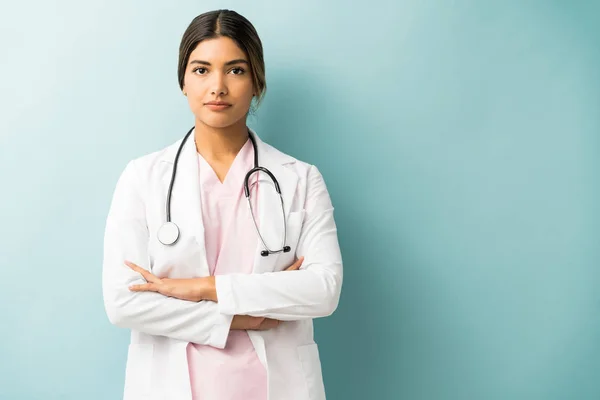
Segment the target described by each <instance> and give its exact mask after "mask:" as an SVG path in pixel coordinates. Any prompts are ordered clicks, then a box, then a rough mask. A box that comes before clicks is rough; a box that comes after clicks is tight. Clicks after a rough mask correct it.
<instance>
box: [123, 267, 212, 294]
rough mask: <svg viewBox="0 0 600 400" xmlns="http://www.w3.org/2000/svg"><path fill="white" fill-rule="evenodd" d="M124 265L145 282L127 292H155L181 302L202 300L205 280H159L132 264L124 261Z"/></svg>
mask: <svg viewBox="0 0 600 400" xmlns="http://www.w3.org/2000/svg"><path fill="white" fill-rule="evenodd" d="M125 265H127V266H128V267H129V268H131V269H132V270H134V271H135V272H137V273H139V274H140V275H142V277H144V279H145V280H146V282H147V283H143V284H141V285H132V286H130V287H129V290H131V291H133V292H157V293H160V294H162V295H165V296H169V297H175V298H178V299H181V300H189V301H200V300H203V293H204V290H205V287H204V286H205V285H206V284H207V283H208V282H205V278H191V279H170V278H162V279H161V278H158V277H156V276H155V275H153V274H152V273H151V272H149V271H146V270H145V269H144V268H142V267H140V266H138V265H136V264H134V263H132V262H129V261H125Z"/></svg>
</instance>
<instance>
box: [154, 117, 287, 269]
mask: <svg viewBox="0 0 600 400" xmlns="http://www.w3.org/2000/svg"><path fill="white" fill-rule="evenodd" d="M193 130H194V127H192V129H190V130H189V132H188V133H187V134H186V135H185V137H184V138H183V141H182V142H181V145H180V146H179V149H178V150H177V154H176V155H175V162H174V164H173V173H172V175H171V183H170V184H169V190H168V192H167V222H165V223H164V224H163V225H162V226H161V227H160V229H159V230H158V234H157V236H158V241H159V242H161V243H162V244H164V245H165V246H170V245H173V244H175V243H176V242H177V240H178V239H179V227H178V226H177V224H176V223H175V222H172V221H171V196H172V194H173V184H174V183H175V176H176V174H177V163H178V161H179V155H180V154H181V150H182V149H183V146H184V145H185V142H186V141H187V139H188V137H189V136H190V134H191V133H192V131H193ZM248 136H249V137H250V141H251V142H252V147H253V149H254V168H252V169H251V170H250V171H248V172H247V173H246V176H245V178H244V195H245V196H246V200H247V201H248V208H249V209H250V214H252V222H253V223H254V228H255V229H256V234H257V235H258V237H259V238H260V241H261V242H262V245H263V247H264V248H265V250H262V251H261V252H260V255H261V256H263V257H266V256H268V255H269V254H275V253H281V252H284V253H287V252H289V251H290V250H291V247H290V246H286V245H285V242H286V239H287V224H286V221H285V211H284V208H283V197H282V196H281V189H280V187H279V182H277V178H275V175H273V174H272V173H271V171H269V170H268V169H267V168H265V167H260V166H259V165H258V151H257V149H256V140H255V139H254V137H253V136H252V134H251V133H250V132H248ZM259 171H262V172H264V173H265V174H267V175H268V176H269V178H271V180H272V181H273V185H274V186H275V191H276V192H277V194H278V195H279V200H280V202H281V214H282V216H283V242H282V247H281V249H279V250H271V249H269V247H268V246H267V243H266V242H265V240H264V238H263V237H262V235H261V234H260V230H259V229H258V224H257V223H256V217H255V215H254V210H253V209H252V205H251V202H250V185H249V180H250V177H251V176H252V174H254V173H256V172H259Z"/></svg>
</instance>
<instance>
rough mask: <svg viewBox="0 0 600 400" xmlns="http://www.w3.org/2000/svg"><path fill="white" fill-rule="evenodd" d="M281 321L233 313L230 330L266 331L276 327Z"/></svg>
mask: <svg viewBox="0 0 600 400" xmlns="http://www.w3.org/2000/svg"><path fill="white" fill-rule="evenodd" d="M280 322H281V321H279V320H277V319H271V318H265V317H251V316H249V315H234V316H233V320H232V321H231V329H232V330H245V331H249V330H251V331H266V330H269V329H273V328H277V327H278V326H279V323H280Z"/></svg>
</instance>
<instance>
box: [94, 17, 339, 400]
mask: <svg viewBox="0 0 600 400" xmlns="http://www.w3.org/2000/svg"><path fill="white" fill-rule="evenodd" d="M178 75H179V85H180V87H181V90H182V92H183V94H184V95H185V96H187V99H188V102H189V106H190V108H191V111H192V113H193V114H194V116H195V124H194V127H193V128H192V129H191V130H190V131H189V132H188V134H187V135H186V136H185V137H184V138H182V139H181V140H179V141H177V142H176V143H174V144H172V145H170V146H168V147H166V148H165V149H163V150H161V151H157V152H155V153H152V154H148V155H145V156H143V157H140V158H137V159H134V160H132V161H130V162H129V163H128V164H127V166H126V167H125V169H124V171H123V172H122V174H121V176H120V178H119V180H118V183H117V186H116V189H115V192H114V196H113V199H112V203H111V207H110V211H109V214H108V218H107V223H106V232H105V240H104V264H103V295H104V303H105V308H106V312H107V315H108V318H109V319H110V321H111V323H113V324H115V325H117V326H120V327H124V328H128V329H131V344H130V346H129V351H128V359H127V368H126V378H125V395H124V398H125V400H158V399H161V400H162V399H165V400H192V399H194V400H196V399H202V400H239V399H244V400H267V399H269V400H321V399H325V390H324V386H323V379H322V375H321V364H320V359H319V352H318V349H317V345H316V343H315V342H314V338H313V322H312V321H313V319H314V318H318V317H325V316H328V315H330V314H331V313H333V312H334V310H335V309H336V308H337V305H338V301H339V297H340V290H341V286H342V258H341V254H340V249H339V244H338V238H337V230H336V224H335V221H334V217H333V206H332V204H331V200H330V197H329V194H328V192H327V188H326V186H325V183H324V181H323V178H322V176H321V174H320V173H319V171H318V169H317V168H316V167H315V166H312V165H309V164H306V163H304V162H301V161H299V160H296V159H295V158H293V157H291V156H289V155H286V154H283V153H282V152H280V151H278V150H276V149H275V148H273V147H271V146H269V145H268V144H266V143H264V142H262V141H261V140H260V138H259V137H258V136H257V135H256V133H255V132H254V131H252V130H250V129H249V128H248V127H247V126H246V118H247V116H248V112H249V110H250V108H251V105H252V104H253V102H254V103H258V101H259V100H260V99H261V98H262V96H263V95H264V93H265V89H266V83H265V66H264V59H263V50H262V44H261V41H260V39H259V37H258V35H257V33H256V31H255V29H254V27H253V26H252V24H251V23H250V22H249V21H248V20H247V19H245V18H244V17H242V16H241V15H239V14H237V13H235V12H233V11H228V10H218V11H213V12H208V13H205V14H202V15H200V16H198V17H196V18H195V19H194V20H193V21H192V22H191V24H190V25H189V27H188V28H187V30H186V31H185V33H184V35H183V38H182V41H181V45H180V52H179V71H178ZM257 167H258V168H257Z"/></svg>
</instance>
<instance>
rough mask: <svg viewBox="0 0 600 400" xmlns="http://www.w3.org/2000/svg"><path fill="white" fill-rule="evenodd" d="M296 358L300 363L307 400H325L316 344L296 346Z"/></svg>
mask: <svg viewBox="0 0 600 400" xmlns="http://www.w3.org/2000/svg"><path fill="white" fill-rule="evenodd" d="M298 357H299V358H300V362H301V363H302V369H303V371H304V378H305V381H306V386H307V388H308V395H309V399H310V400H325V386H324V384H323V375H322V372H321V360H320V358H319V349H318V346H317V344H316V343H312V344H308V345H304V346H298Z"/></svg>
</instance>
